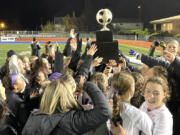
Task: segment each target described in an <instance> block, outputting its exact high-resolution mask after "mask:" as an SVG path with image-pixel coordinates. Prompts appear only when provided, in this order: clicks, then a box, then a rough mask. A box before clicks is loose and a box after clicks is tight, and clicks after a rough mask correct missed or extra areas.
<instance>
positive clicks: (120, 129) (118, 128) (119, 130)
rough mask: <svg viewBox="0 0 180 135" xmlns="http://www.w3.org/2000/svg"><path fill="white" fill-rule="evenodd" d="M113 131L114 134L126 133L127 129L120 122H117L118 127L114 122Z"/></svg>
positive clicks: (122, 134)
mask: <svg viewBox="0 0 180 135" xmlns="http://www.w3.org/2000/svg"><path fill="white" fill-rule="evenodd" d="M111 132H112V133H113V135H126V132H125V130H124V129H123V127H122V126H121V125H120V124H119V123H117V127H116V126H115V125H114V124H112V125H111Z"/></svg>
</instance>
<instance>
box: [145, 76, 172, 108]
mask: <svg viewBox="0 0 180 135" xmlns="http://www.w3.org/2000/svg"><path fill="white" fill-rule="evenodd" d="M144 98H145V101H146V103H147V106H148V109H149V110H154V109H158V108H160V107H161V106H162V105H164V104H165V103H166V102H167V101H168V99H169V98H170V89H169V86H168V81H167V79H166V78H165V77H163V76H161V77H160V76H154V77H152V78H150V79H148V80H147V82H146V83H145V87H144Z"/></svg>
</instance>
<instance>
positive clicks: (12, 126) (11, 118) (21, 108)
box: [0, 89, 30, 135]
mask: <svg viewBox="0 0 180 135" xmlns="http://www.w3.org/2000/svg"><path fill="white" fill-rule="evenodd" d="M6 104H7V106H8V108H9V110H10V113H9V114H8V115H7V117H6V119H5V120H4V122H3V124H2V125H1V126H0V135H6V134H9V135H14V134H17V135H21V131H22V128H23V126H24V125H25V123H26V120H27V119H28V115H29V113H30V112H29V113H28V112H27V109H26V105H25V102H24V101H23V100H22V99H21V97H20V95H18V94H16V93H13V92H12V91H10V90H7V89H6ZM5 133H6V134H5Z"/></svg>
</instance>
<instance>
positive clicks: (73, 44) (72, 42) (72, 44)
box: [70, 38, 77, 51]
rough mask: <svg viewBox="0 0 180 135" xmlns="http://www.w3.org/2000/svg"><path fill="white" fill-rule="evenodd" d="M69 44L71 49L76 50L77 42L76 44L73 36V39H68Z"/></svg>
mask: <svg viewBox="0 0 180 135" xmlns="http://www.w3.org/2000/svg"><path fill="white" fill-rule="evenodd" d="M70 46H71V49H72V50H73V51H76V49H77V44H76V40H75V39H74V38H73V39H71V41H70Z"/></svg>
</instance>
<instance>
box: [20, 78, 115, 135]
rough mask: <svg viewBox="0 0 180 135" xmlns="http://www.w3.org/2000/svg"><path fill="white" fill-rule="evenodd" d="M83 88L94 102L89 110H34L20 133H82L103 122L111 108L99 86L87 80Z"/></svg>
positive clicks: (57, 134) (27, 134) (80, 134)
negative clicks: (60, 111)
mask: <svg viewBox="0 0 180 135" xmlns="http://www.w3.org/2000/svg"><path fill="white" fill-rule="evenodd" d="M84 90H85V91H86V92H87V93H88V94H89V96H90V97H91V98H92V100H93V102H94V108H93V109H92V110H89V111H84V110H79V109H72V110H70V111H69V112H66V113H59V114H52V115H47V114H42V113H40V112H39V111H34V112H33V113H32V114H31V115H30V117H29V119H28V121H27V123H26V125H25V127H24V129H23V132H22V135H82V134H84V133H86V132H88V131H90V130H92V129H95V128H96V127H97V126H99V125H101V124H103V123H105V122H106V121H107V120H108V119H109V118H110V117H111V114H112V111H111V108H110V107H109V104H108V102H107V100H106V99H105V97H104V95H103V94H102V92H101V91H100V90H99V88H98V87H97V86H96V85H95V84H93V83H91V82H87V83H86V84H85V85H84Z"/></svg>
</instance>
